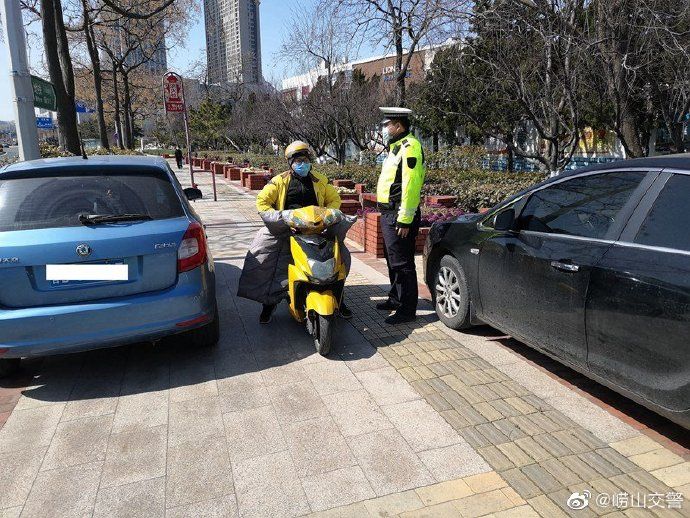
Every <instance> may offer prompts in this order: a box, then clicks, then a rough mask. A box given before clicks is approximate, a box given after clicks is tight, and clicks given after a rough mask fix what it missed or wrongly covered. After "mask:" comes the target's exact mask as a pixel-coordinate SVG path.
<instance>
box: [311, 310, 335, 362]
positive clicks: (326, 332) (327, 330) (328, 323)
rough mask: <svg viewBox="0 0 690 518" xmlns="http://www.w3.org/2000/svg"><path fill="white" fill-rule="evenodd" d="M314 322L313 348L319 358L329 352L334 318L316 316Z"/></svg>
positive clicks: (331, 316) (330, 316)
mask: <svg viewBox="0 0 690 518" xmlns="http://www.w3.org/2000/svg"><path fill="white" fill-rule="evenodd" d="M315 320H316V322H314V323H315V324H316V325H315V329H314V346H315V347H316V352H317V353H319V354H320V355H321V356H326V355H328V353H329V352H331V342H332V340H333V327H334V326H335V318H333V315H328V316H323V315H317V316H316V319H315Z"/></svg>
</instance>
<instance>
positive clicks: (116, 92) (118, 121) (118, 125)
mask: <svg viewBox="0 0 690 518" xmlns="http://www.w3.org/2000/svg"><path fill="white" fill-rule="evenodd" d="M113 99H114V100H115V106H114V108H115V134H116V135H117V145H118V146H119V148H120V149H124V148H125V146H124V144H123V140H122V119H121V118H120V91H119V88H118V85H117V65H116V64H115V62H114V61H113Z"/></svg>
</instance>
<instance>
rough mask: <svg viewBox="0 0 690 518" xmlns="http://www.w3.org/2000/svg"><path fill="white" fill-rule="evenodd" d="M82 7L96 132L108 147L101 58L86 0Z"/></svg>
mask: <svg viewBox="0 0 690 518" xmlns="http://www.w3.org/2000/svg"><path fill="white" fill-rule="evenodd" d="M82 7H83V9H84V36H85V38H86V47H87V49H88V51H89V58H90V59H91V66H92V68H93V87H94V90H95V93H96V117H97V118H98V134H99V136H100V139H101V147H103V148H104V149H108V150H109V149H110V143H109V142H108V128H107V126H106V125H105V114H104V112H103V74H102V72H101V59H100V57H99V55H98V48H97V47H96V43H95V38H94V33H93V25H91V17H90V15H89V7H88V4H87V3H86V0H82Z"/></svg>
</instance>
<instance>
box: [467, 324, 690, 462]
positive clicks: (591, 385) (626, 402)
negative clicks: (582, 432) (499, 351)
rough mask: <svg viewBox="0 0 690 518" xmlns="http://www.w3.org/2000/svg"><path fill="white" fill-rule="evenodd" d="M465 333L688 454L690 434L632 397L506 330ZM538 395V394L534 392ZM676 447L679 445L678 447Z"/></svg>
mask: <svg viewBox="0 0 690 518" xmlns="http://www.w3.org/2000/svg"><path fill="white" fill-rule="evenodd" d="M463 332H464V333H466V334H472V335H476V336H483V337H486V338H488V339H490V340H494V341H496V342H498V343H500V344H501V345H503V346H504V347H506V348H507V349H510V350H511V351H512V352H513V353H515V354H517V355H519V356H521V357H522V358H524V359H526V360H528V361H530V362H532V363H533V364H535V365H537V366H538V367H540V368H542V369H544V370H545V371H548V373H549V374H550V375H551V376H552V377H553V378H555V379H557V380H558V381H560V382H561V383H564V384H565V385H566V386H571V387H572V388H573V389H577V390H579V391H581V392H582V393H583V395H584V396H585V397H587V398H588V399H590V400H592V401H594V403H596V404H597V405H599V406H601V407H602V408H604V409H605V410H607V411H608V412H609V413H611V414H613V415H616V416H618V417H620V418H621V419H622V420H623V421H625V422H627V423H629V424H630V425H631V426H632V427H633V428H637V429H640V430H643V429H645V428H647V429H649V430H650V431H651V432H652V433H653V434H658V435H659V436H661V437H657V438H658V439H663V438H665V439H666V440H667V441H669V442H670V443H674V444H675V445H676V446H677V447H680V449H682V450H685V451H684V452H683V454H684V455H686V456H690V434H688V431H687V430H685V429H684V428H682V427H681V426H679V425H677V424H675V423H674V422H672V421H670V420H669V419H667V418H665V417H663V416H661V415H659V414H657V413H655V412H653V411H652V410H649V409H647V408H645V407H644V406H642V405H640V404H639V403H636V402H635V401H633V400H631V399H629V398H627V397H625V396H623V395H621V394H619V393H617V392H615V391H614V390H612V389H610V388H608V387H606V386H605V385H602V384H601V383H598V382H597V381H595V380H593V379H590V378H588V377H587V376H585V375H584V374H581V373H580V372H578V371H576V370H575V369H572V368H570V367H568V366H566V365H564V364H562V363H560V362H558V361H556V360H554V359H553V358H551V357H550V356H547V355H546V354H544V353H542V352H540V351H537V350H536V349H533V348H531V347H530V346H528V345H526V344H524V343H522V342H519V341H518V340H515V339H514V338H512V337H510V336H506V335H505V333H503V332H501V331H499V330H497V329H494V328H492V327H489V326H480V327H476V328H473V329H470V330H466V331H463ZM537 395H538V394H537ZM631 420H632V421H631ZM677 449H678V448H677Z"/></svg>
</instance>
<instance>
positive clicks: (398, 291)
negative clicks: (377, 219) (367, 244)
mask: <svg viewBox="0 0 690 518" xmlns="http://www.w3.org/2000/svg"><path fill="white" fill-rule="evenodd" d="M380 110H381V112H382V113H383V116H384V117H385V118H384V120H383V122H382V125H383V140H384V144H386V145H387V146H388V149H389V152H388V157H387V158H386V160H385V162H384V163H383V167H382V169H381V175H380V176H379V180H378V185H377V187H376V200H377V203H378V208H379V210H380V211H381V230H382V232H383V243H384V246H385V252H386V262H387V263H388V275H389V277H390V283H391V289H390V292H389V293H388V300H386V301H385V302H381V303H379V304H377V306H376V308H377V309H381V310H387V311H395V313H393V314H392V315H390V316H389V317H388V318H387V319H386V323H387V324H401V323H403V322H411V321H413V320H414V319H415V318H416V312H417V299H418V291H417V271H416V269H415V262H414V252H415V242H416V240H417V234H418V232H419V221H420V218H421V216H420V211H419V203H420V198H421V191H422V185H423V184H424V175H425V169H424V151H423V150H422V145H421V144H420V142H419V140H417V139H416V138H415V137H414V135H412V134H411V133H410V115H411V114H412V110H408V109H407V108H387V107H386V108H380Z"/></svg>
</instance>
